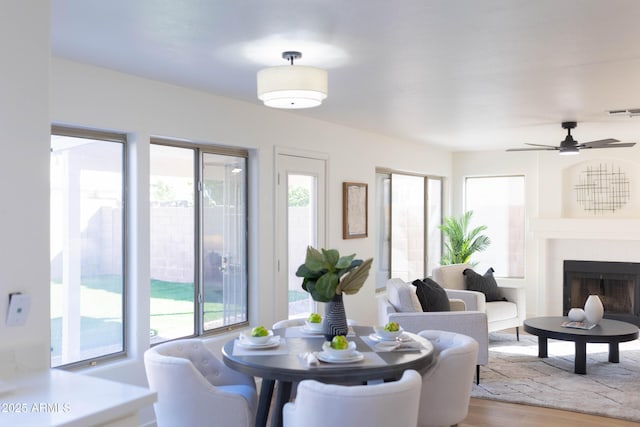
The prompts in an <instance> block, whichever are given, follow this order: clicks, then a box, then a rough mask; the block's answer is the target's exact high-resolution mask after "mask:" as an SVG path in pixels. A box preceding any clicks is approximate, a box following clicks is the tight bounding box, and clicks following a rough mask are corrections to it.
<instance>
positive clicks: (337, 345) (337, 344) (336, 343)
mask: <svg viewBox="0 0 640 427" xmlns="http://www.w3.org/2000/svg"><path fill="white" fill-rule="evenodd" d="M348 347H349V341H347V338H346V337H345V336H344V335H336V336H335V337H333V339H332V340H331V348H333V349H334V350H346V349H347V348H348Z"/></svg>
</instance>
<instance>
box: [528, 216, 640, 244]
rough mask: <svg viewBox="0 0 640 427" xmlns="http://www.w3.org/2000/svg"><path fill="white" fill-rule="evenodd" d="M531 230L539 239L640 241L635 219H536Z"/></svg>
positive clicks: (638, 222)
mask: <svg viewBox="0 0 640 427" xmlns="http://www.w3.org/2000/svg"><path fill="white" fill-rule="evenodd" d="M529 229H530V231H531V232H533V234H534V236H535V237H536V238H538V239H592V240H600V239H602V240H640V219H633V218H623V219H617V218H615V219H614V218H535V219H532V220H531V223H530V228H529Z"/></svg>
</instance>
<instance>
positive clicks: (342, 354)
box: [322, 341, 356, 359]
mask: <svg viewBox="0 0 640 427" xmlns="http://www.w3.org/2000/svg"><path fill="white" fill-rule="evenodd" d="M322 350H323V351H324V352H325V353H327V354H328V355H329V357H332V358H334V359H348V358H350V357H352V356H353V352H354V351H356V343H355V342H353V341H349V346H348V347H347V348H345V349H344V350H336V349H335V348H332V347H331V343H330V342H329V341H325V342H324V344H322Z"/></svg>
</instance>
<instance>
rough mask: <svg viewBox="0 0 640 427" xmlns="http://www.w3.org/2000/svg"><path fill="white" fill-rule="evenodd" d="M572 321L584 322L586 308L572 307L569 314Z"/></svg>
mask: <svg viewBox="0 0 640 427" xmlns="http://www.w3.org/2000/svg"><path fill="white" fill-rule="evenodd" d="M567 316H568V317H569V320H571V321H572V322H582V321H583V320H584V310H583V309H581V308H572V309H571V310H569V313H568V314H567Z"/></svg>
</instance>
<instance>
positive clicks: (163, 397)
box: [144, 339, 257, 427]
mask: <svg viewBox="0 0 640 427" xmlns="http://www.w3.org/2000/svg"><path fill="white" fill-rule="evenodd" d="M144 365H145V370H146V373H147V379H148V380H149V388H150V389H151V390H153V391H155V392H157V393H158V400H157V402H156V403H155V404H154V408H155V412H156V418H157V420H156V422H157V425H158V427H182V426H202V425H210V424H215V425H216V426H221V427H222V426H228V427H240V426H246V427H249V426H253V425H254V423H255V411H256V406H257V392H256V385H255V381H254V379H253V377H250V376H247V375H245V374H242V373H240V372H236V371H234V370H232V369H230V368H228V367H227V366H226V365H224V363H222V362H221V361H220V360H219V359H218V358H217V357H216V356H215V355H214V354H213V353H212V352H211V351H210V350H209V349H208V348H206V347H205V345H204V344H203V342H202V341H201V340H199V339H183V340H177V341H170V342H166V343H163V344H159V345H157V346H155V347H152V348H150V349H149V350H147V351H146V352H145V353H144Z"/></svg>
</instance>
